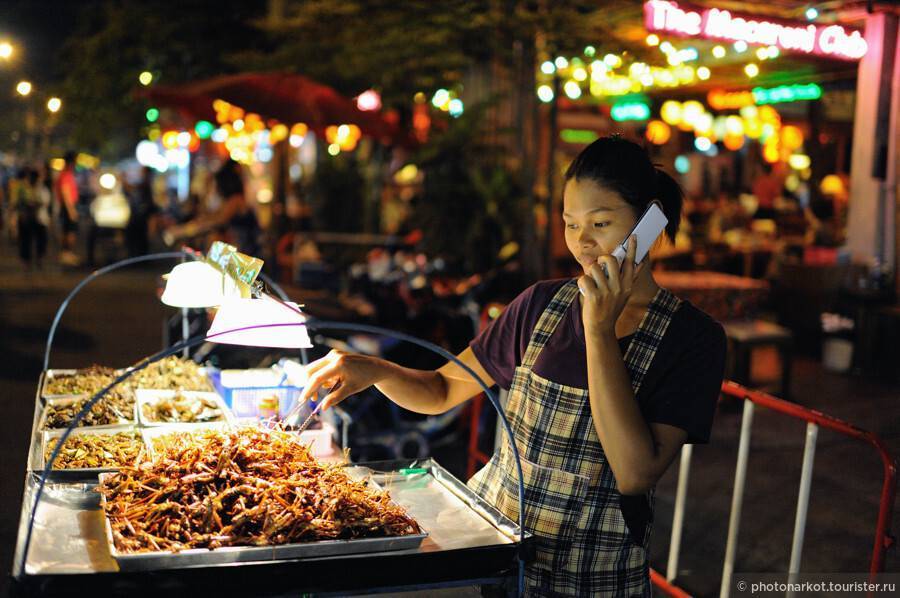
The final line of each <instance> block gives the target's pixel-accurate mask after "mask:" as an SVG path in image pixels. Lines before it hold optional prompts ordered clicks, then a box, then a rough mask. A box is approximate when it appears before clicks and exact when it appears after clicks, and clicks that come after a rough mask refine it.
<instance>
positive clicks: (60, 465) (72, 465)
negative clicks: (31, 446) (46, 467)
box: [44, 432, 144, 469]
mask: <svg viewBox="0 0 900 598" xmlns="http://www.w3.org/2000/svg"><path fill="white" fill-rule="evenodd" d="M58 442H59V441H58V439H57V440H54V441H53V442H52V443H48V444H47V446H45V447H44V462H45V463H47V462H48V461H50V456H51V454H52V453H53V450H54V449H55V448H56V445H57V443H58ZM143 448H144V445H143V443H142V442H141V438H140V436H138V435H137V434H135V433H134V432H119V433H116V434H78V435H72V436H69V437H68V438H67V439H66V442H65V443H64V444H63V446H62V450H60V451H59V455H57V457H56V461H54V462H53V469H85V468H96V467H103V468H106V467H122V466H123V465H134V464H135V462H136V461H137V459H138V456H139V455H140V453H141V451H142V450H143Z"/></svg>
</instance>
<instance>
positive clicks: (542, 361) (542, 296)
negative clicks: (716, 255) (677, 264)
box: [470, 279, 726, 444]
mask: <svg viewBox="0 0 900 598" xmlns="http://www.w3.org/2000/svg"><path fill="white" fill-rule="evenodd" d="M568 281H569V279H560V280H548V281H542V282H538V283H537V284H535V285H532V286H531V287H529V288H528V289H526V290H525V291H524V292H522V293H521V294H520V295H519V296H518V297H516V298H515V300H513V301H512V303H510V304H509V305H508V306H507V307H506V309H505V310H504V311H503V313H502V314H500V317H498V318H497V319H496V320H495V321H494V322H493V323H492V324H491V325H490V326H489V327H488V328H486V329H485V330H484V331H483V332H482V333H481V334H479V335H478V337H477V338H475V340H473V341H472V342H471V343H470V346H471V348H472V352H473V353H474V354H475V357H476V358H477V359H478V362H479V363H480V364H481V365H482V367H483V368H484V369H485V371H487V373H488V374H490V375H491V377H492V378H493V379H494V381H495V382H496V383H497V384H498V385H499V386H500V387H502V388H506V389H509V387H510V384H511V382H512V377H513V373H514V371H515V368H516V367H517V366H519V365H521V363H522V359H523V358H524V356H525V350H526V348H527V347H528V342H529V340H531V335H532V333H533V331H534V328H535V326H536V325H537V322H538V319H539V318H540V316H541V314H542V313H543V312H544V310H545V309H546V308H547V305H548V304H549V303H550V300H551V299H552V298H553V296H554V295H555V294H556V292H557V291H558V290H559V289H560V287H562V285H564V284H565V283H566V282H568ZM630 341H631V336H629V337H626V338H623V339H619V347H620V348H621V350H622V355H623V356H624V355H625V351H626V349H627V348H628V343H629V342H630ZM725 343H726V341H725V332H724V330H723V329H722V326H721V324H719V323H718V322H716V321H715V320H713V319H712V318H710V317H709V316H708V315H706V314H705V313H704V312H702V311H700V310H699V309H697V308H696V307H694V306H693V305H692V304H691V303H689V302H687V301H683V302H682V304H681V307H680V308H679V309H678V310H677V311H676V312H675V313H674V314H673V316H672V321H671V323H670V324H669V328H668V329H667V330H666V334H665V336H663V339H662V341H660V345H659V348H658V349H657V352H656V356H655V357H654V359H653V362H652V363H651V364H650V369H649V370H648V372H647V375H646V376H645V377H644V381H643V383H642V384H641V388H640V390H639V391H638V396H637V401H638V405H639V407H640V410H641V413H642V414H643V416H644V418H645V419H646V420H647V422H648V423H661V424H668V425H671V426H675V427H678V428H681V429H682V430H685V431H686V432H687V433H688V438H687V442H689V443H693V444H705V443H707V442H709V433H710V429H711V428H712V421H713V416H714V415H715V411H716V403H717V401H718V398H719V391H720V388H721V385H722V378H723V375H724V370H725V346H726V345H725ZM534 372H535V373H536V374H537V375H539V376H541V377H542V378H546V379H548V380H552V381H553V382H557V383H559V384H565V385H566V386H573V387H576V388H584V389H586V388H587V387H588V383H587V353H586V350H585V340H584V325H583V323H582V321H581V305H580V302H579V301H578V299H577V298H576V299H575V300H574V301H572V304H571V305H570V306H569V308H568V309H567V310H566V313H565V314H564V315H563V317H562V319H561V320H560V321H559V324H558V325H557V328H556V331H555V332H554V333H553V335H552V336H551V337H550V339H549V341H548V342H547V344H546V345H545V346H544V348H543V350H542V351H541V353H540V354H539V355H538V358H537V361H536V362H535V364H534Z"/></svg>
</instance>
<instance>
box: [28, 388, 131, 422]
mask: <svg viewBox="0 0 900 598" xmlns="http://www.w3.org/2000/svg"><path fill="white" fill-rule="evenodd" d="M133 396H134V395H132V394H131V392H130V391H128V392H126V393H123V394H113V395H112V396H110V395H107V396H105V397H103V398H102V399H100V400H99V401H97V402H96V403H94V404H93V405H92V406H91V409H90V411H88V413H87V415H85V416H84V418H82V419H81V421H79V422H78V427H84V426H105V425H109V424H122V423H132V422H133V421H134V398H133ZM89 400H90V398H84V399H79V400H76V401H72V402H70V403H66V404H57V403H49V404H48V405H47V407H46V408H45V409H46V420H45V422H44V429H45V430H55V429H59V428H68V427H69V425H71V423H72V422H73V421H75V416H76V415H78V413H79V412H80V411H81V409H82V408H83V407H84V404H85V403H86V402H87V401H89Z"/></svg>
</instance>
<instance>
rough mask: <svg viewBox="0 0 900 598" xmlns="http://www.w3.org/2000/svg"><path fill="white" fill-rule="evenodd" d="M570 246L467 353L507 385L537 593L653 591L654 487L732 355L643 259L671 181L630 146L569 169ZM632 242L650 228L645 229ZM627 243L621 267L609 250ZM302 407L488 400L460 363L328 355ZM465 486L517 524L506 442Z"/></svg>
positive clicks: (673, 206) (609, 142)
mask: <svg viewBox="0 0 900 598" xmlns="http://www.w3.org/2000/svg"><path fill="white" fill-rule="evenodd" d="M565 178H566V184H565V187H564V195H563V214H562V218H563V220H564V222H565V236H566V244H567V246H568V249H569V251H570V252H571V253H572V256H573V257H574V258H575V259H576V260H577V261H578V263H579V264H580V265H581V266H582V269H583V270H584V274H583V275H582V276H579V277H578V278H575V279H563V280H547V281H541V282H538V283H537V284H535V285H533V286H531V287H529V288H528V289H526V290H525V291H524V292H523V293H522V294H521V295H519V296H518V297H517V298H516V299H515V300H514V301H513V302H512V303H510V305H509V306H508V307H507V308H506V309H505V310H504V312H503V313H502V314H501V315H500V317H499V318H498V319H497V320H495V321H494V322H493V323H492V325H491V326H490V327H489V328H487V329H486V330H484V331H483V332H482V333H481V334H480V335H479V336H478V337H477V338H476V339H475V340H473V341H472V343H471V344H470V346H469V348H468V349H466V350H465V351H463V352H462V353H461V354H460V355H459V359H460V360H461V361H462V362H463V363H465V364H466V365H467V366H468V367H470V368H471V369H472V370H474V371H475V372H476V373H477V374H478V375H479V376H480V377H481V378H482V379H483V380H484V381H485V382H486V383H487V384H488V385H491V384H498V385H499V386H501V387H503V388H505V389H509V401H508V403H507V407H506V412H507V417H508V418H509V421H510V424H511V425H512V429H513V432H514V434H515V439H516V443H517V446H518V449H519V453H520V455H521V457H522V468H523V473H524V478H525V480H524V481H525V525H526V527H527V529H528V530H529V531H530V532H532V533H533V534H534V535H535V536H536V546H537V555H536V558H535V560H534V561H532V562H531V563H529V564H528V567H527V570H526V592H527V593H528V594H529V595H535V596H557V595H573V596H647V595H649V594H650V579H649V564H648V553H649V541H650V530H651V527H652V523H653V510H654V500H653V494H654V487H655V485H656V483H657V481H658V480H659V478H660V477H661V476H662V475H663V473H664V472H665V471H666V469H667V468H668V467H669V465H670V464H671V463H672V461H673V459H674V457H675V455H677V454H678V452H679V449H680V448H681V447H682V445H683V444H684V443H686V442H688V443H705V442H707V441H708V439H709V433H710V428H711V426H712V420H713V415H714V412H715V408H716V402H717V400H718V396H719V388H720V386H721V383H722V376H723V370H724V362H725V335H724V332H723V330H722V327H721V325H719V324H718V323H717V322H715V321H714V320H713V319H711V318H710V317H709V316H707V315H706V314H704V313H703V312H701V311H700V310H698V309H697V308H696V307H694V306H693V305H691V304H690V303H688V302H687V301H682V300H680V299H678V298H677V297H675V296H674V295H673V294H672V293H670V292H669V291H667V290H666V289H663V288H660V287H659V285H657V284H656V282H655V281H654V279H653V273H652V270H651V267H650V264H649V259H644V260H643V261H641V262H640V263H639V264H635V257H636V256H635V254H636V249H637V246H638V245H642V246H646V245H648V244H649V243H651V242H652V241H653V240H655V234H654V235H653V236H654V239H643V240H637V239H635V235H632V234H631V231H632V230H633V229H635V225H636V224H637V222H638V220H639V219H640V218H641V216H642V214H644V213H645V211H647V209H648V207H649V206H650V205H651V203H652V202H659V204H660V205H661V207H662V212H663V213H664V215H665V218H666V219H667V220H668V224H667V225H666V227H665V234H666V235H667V236H668V237H669V238H670V239H674V237H675V232H676V230H677V227H678V222H679V220H680V217H681V202H682V192H681V189H680V188H679V186H678V184H677V183H676V182H675V181H674V180H673V179H672V178H671V177H670V176H669V175H668V174H666V173H665V172H663V171H662V170H660V169H658V168H657V167H655V166H654V165H653V164H652V162H651V161H650V159H649V156H648V155H647V153H646V152H645V151H644V150H643V149H642V148H641V147H640V146H638V145H637V144H635V143H632V142H630V141H627V140H625V139H622V138H619V137H605V138H601V139H598V140H597V141H595V142H593V143H592V144H591V145H589V146H588V147H586V148H585V149H584V150H583V151H582V152H581V153H580V154H579V155H578V157H576V158H575V160H574V161H573V162H572V164H571V165H570V166H569V168H568V170H567V171H566V175H565ZM637 230H638V234H640V231H641V230H642V229H641V227H638V229H637ZM620 244H624V245H625V247H627V255H625V256H624V260H623V261H622V264H621V266H620V263H619V260H618V259H617V258H616V257H614V256H613V255H611V254H612V253H613V252H614V251H615V249H616V247H617V246H619V245H620ZM309 374H310V382H309V385H308V387H307V389H306V391H305V394H304V397H303V398H304V399H308V398H309V397H313V396H315V394H314V393H315V392H316V391H317V390H318V389H319V388H320V387H324V388H332V387H333V388H332V390H331V391H330V392H329V394H328V395H326V397H325V398H324V399H323V401H325V404H324V407H325V408H327V407H329V406H331V405H334V404H336V403H338V402H340V401H341V400H343V399H344V398H346V397H347V396H349V395H352V394H354V393H357V392H359V391H361V390H363V389H365V388H368V387H369V386H371V385H375V386H376V387H377V388H378V389H379V390H380V391H381V392H382V393H384V394H385V395H386V396H387V397H388V398H389V399H391V400H392V401H394V402H395V403H397V404H398V405H401V406H402V407H405V408H407V409H410V410H412V411H416V412H419V413H425V414H437V413H443V412H445V411H447V410H449V409H451V408H453V407H454V406H456V405H459V404H460V403H462V402H464V401H466V400H468V399H469V398H471V397H473V396H475V395H476V394H478V393H479V392H481V389H480V387H479V386H478V385H477V384H476V383H475V382H474V381H473V380H472V379H471V377H470V376H468V375H467V374H466V373H465V372H464V371H463V370H462V368H460V367H459V366H457V365H455V364H453V363H448V364H446V365H444V366H443V367H441V368H440V369H438V370H436V371H422V370H413V369H409V368H404V367H401V366H399V365H396V364H393V363H390V362H387V361H384V360H381V359H378V358H374V357H368V356H363V355H356V354H349V353H343V352H338V351H332V352H331V353H329V354H328V355H326V356H325V357H323V358H322V359H320V360H318V361H316V362H314V363H312V364H310V366H309ZM469 486H470V487H471V488H473V489H474V490H475V491H476V492H478V493H479V494H481V495H482V496H483V497H485V498H486V499H487V500H488V501H490V502H491V503H492V504H494V505H495V506H496V507H497V508H498V509H499V510H500V511H502V512H503V513H505V514H506V515H507V516H509V517H510V518H512V519H513V520H516V518H517V517H518V494H517V492H518V491H517V476H516V467H515V464H514V458H513V453H512V449H511V448H510V446H509V443H508V442H502V443H500V448H499V449H498V450H497V452H496V453H495V454H494V456H493V457H492V458H491V460H490V462H489V463H488V464H487V465H486V466H485V467H484V468H483V469H482V470H481V471H479V472H478V473H477V474H475V476H474V477H473V478H472V479H471V480H469Z"/></svg>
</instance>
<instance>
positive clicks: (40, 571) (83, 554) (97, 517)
mask: <svg viewBox="0 0 900 598" xmlns="http://www.w3.org/2000/svg"><path fill="white" fill-rule="evenodd" d="M39 444H40V443H39V442H36V443H32V450H33V451H36V450H37V448H38V446H39ZM353 469H358V470H359V475H373V477H374V478H375V479H376V481H378V482H379V483H380V484H381V485H382V486H383V487H384V488H385V489H387V490H388V491H389V492H390V493H391V497H392V498H393V499H394V500H395V501H396V502H397V504H399V505H400V506H401V507H403V508H404V509H406V511H407V513H409V515H410V516H411V517H413V518H414V519H415V520H416V521H417V522H418V523H419V525H421V526H422V528H423V529H425V530H427V531H428V534H429V535H428V537H427V538H425V539H424V540H423V541H422V543H421V544H420V545H419V546H418V547H417V548H412V549H408V550H397V551H393V552H391V554H392V555H397V556H398V557H399V558H400V559H401V560H400V561H392V562H395V563H398V564H399V563H401V562H402V560H403V559H405V558H406V556H410V557H412V558H419V559H430V558H431V557H432V556H434V557H437V558H439V559H441V558H443V557H441V556H440V555H442V554H447V555H449V554H450V553H453V552H455V551H459V550H465V551H468V550H474V551H487V552H486V553H484V552H479V554H489V555H497V554H501V553H502V554H509V553H508V552H507V549H508V548H510V547H511V545H513V544H515V543H517V542H518V541H519V539H520V538H519V534H518V528H517V526H516V524H515V522H513V521H511V520H509V519H508V518H506V517H505V516H504V515H502V514H501V513H499V512H498V511H497V510H496V509H494V508H493V507H492V506H490V505H488V504H487V503H485V501H484V500H482V499H481V498H480V497H479V496H477V495H476V494H475V493H473V492H472V491H471V490H470V489H469V488H468V487H467V486H466V485H465V484H464V483H463V482H462V481H460V480H458V479H456V478H455V477H453V476H452V475H451V474H450V473H448V472H447V471H446V470H445V469H444V468H443V467H441V466H440V465H439V464H437V463H435V462H434V461H433V460H431V459H424V460H415V461H411V460H402V461H390V462H379V463H370V464H365V465H356V466H353ZM417 471H424V473H416V472H417ZM37 482H38V475H37V474H35V473H29V474H28V475H26V478H25V487H24V494H23V500H22V510H21V517H20V520H19V530H18V535H17V541H16V554H15V561H14V562H15V563H16V567H15V568H16V571H18V570H19V569H18V567H19V566H20V564H23V565H24V571H25V573H24V575H23V576H21V577H22V578H23V579H25V578H28V577H31V576H39V577H42V578H43V577H54V578H56V577H59V579H60V583H61V584H62V585H63V587H68V584H69V583H71V582H69V581H67V580H71V579H73V577H72V574H92V573H114V572H116V571H120V570H121V567H122V565H121V564H120V563H118V562H117V561H116V560H115V559H114V558H113V557H112V556H111V555H110V550H109V548H108V546H107V543H108V540H107V532H106V530H105V525H106V523H105V520H106V518H105V517H104V516H103V512H102V511H101V510H100V493H99V492H97V491H96V482H95V483H82V484H75V483H60V482H53V481H50V482H48V485H47V488H46V492H45V494H44V497H43V498H42V499H41V501H40V503H38V507H37V513H36V516H35V527H34V535H33V537H32V542H31V548H30V549H29V550H28V553H27V554H25V552H24V550H23V548H24V546H23V545H24V539H25V535H26V530H27V527H28V516H29V513H30V508H31V505H32V504H34V498H35V492H36V490H37ZM529 536H530V534H526V538H528V537H529ZM220 550H223V549H220ZM231 550H232V549H229V550H228V551H226V553H225V554H227V552H230V551H231ZM245 550H246V549H245ZM270 550H271V549H269V548H265V549H263V551H270ZM366 550H367V551H370V550H371V551H374V550H375V548H374V547H370V546H367V547H366ZM207 552H209V551H207ZM165 556H169V555H165ZM204 556H209V555H208V554H207V555H204ZM373 556H374V555H373ZM227 558H232V559H235V560H233V561H231V562H239V561H238V559H241V558H243V557H241V556H234V555H232V556H229V557H227ZM253 558H254V559H257V560H259V561H261V562H260V564H262V563H269V562H272V561H273V560H274V559H272V558H266V559H264V560H262V559H261V558H260V557H259V556H257V555H253ZM329 558H337V559H340V558H342V557H341V556H339V555H338V556H332V557H329ZM347 558H348V559H359V558H360V557H359V556H348V557H347ZM448 558H449V557H448ZM241 562H242V561H241ZM416 562H421V561H419V560H417V561H416ZM441 562H443V561H441ZM203 563H204V564H207V563H208V564H209V566H210V567H213V568H214V567H223V566H224V567H227V566H229V565H228V563H227V562H223V563H209V562H208V561H205V560H204V561H203ZM130 565H131V563H129V564H128V565H124V566H130ZM158 566H159V564H158V563H152V564H151V563H147V564H142V565H140V566H139V568H141V569H143V570H147V571H153V570H154V569H156V568H157V567H158ZM347 566H348V567H352V566H353V565H352V564H348V565H347ZM266 571H267V569H265V568H264V569H258V568H257V567H253V568H252V569H248V570H247V573H246V575H248V576H250V578H251V579H252V578H254V576H259V575H262V576H265V575H266ZM406 573H407V571H406V570H405V569H404V570H397V571H396V575H397V579H398V580H399V579H402V578H403V576H404V575H405V574H406ZM103 579H106V578H98V582H97V583H98V584H99V586H98V587H100V588H103V587H107V586H106V585H104V584H108V583H109V581H108V579H106V581H101V580H103Z"/></svg>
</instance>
